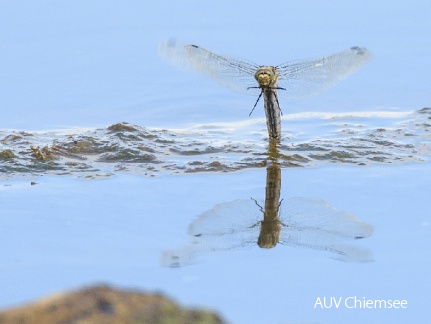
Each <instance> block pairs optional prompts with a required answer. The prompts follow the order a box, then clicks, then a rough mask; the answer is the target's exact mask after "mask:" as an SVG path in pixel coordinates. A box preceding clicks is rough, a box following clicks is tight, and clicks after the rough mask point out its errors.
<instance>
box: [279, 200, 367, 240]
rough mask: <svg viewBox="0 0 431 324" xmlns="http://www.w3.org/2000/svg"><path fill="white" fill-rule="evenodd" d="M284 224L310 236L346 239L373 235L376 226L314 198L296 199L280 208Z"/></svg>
mask: <svg viewBox="0 0 431 324" xmlns="http://www.w3.org/2000/svg"><path fill="white" fill-rule="evenodd" d="M280 218H281V222H282V223H283V224H284V225H285V226H286V227H287V228H291V229H293V228H294V229H297V230H298V231H302V232H307V231H309V232H310V233H318V232H321V233H323V232H324V233H328V234H330V235H332V236H338V237H341V238H344V239H360V238H365V237H369V236H371V234H372V232H373V226H372V225H370V224H367V223H365V222H363V221H362V220H360V219H358V218H357V217H356V216H354V215H353V214H351V213H349V212H346V211H343V210H340V209H337V208H334V207H333V206H331V205H330V204H329V203H328V202H326V201H324V200H321V199H318V198H312V197H292V198H289V199H285V200H283V203H282V204H281V206H280Z"/></svg>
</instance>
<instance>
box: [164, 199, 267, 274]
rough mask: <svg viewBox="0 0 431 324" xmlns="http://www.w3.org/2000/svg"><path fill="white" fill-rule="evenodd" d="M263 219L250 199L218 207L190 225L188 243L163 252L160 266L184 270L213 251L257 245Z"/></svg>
mask: <svg viewBox="0 0 431 324" xmlns="http://www.w3.org/2000/svg"><path fill="white" fill-rule="evenodd" d="M261 206H263V202H262V205H261ZM261 219H262V213H261V212H260V209H259V207H258V206H257V205H256V203H255V202H254V201H253V200H251V199H240V200H235V201H231V202H227V203H222V204H218V205H216V206H215V207H214V208H212V209H210V210H208V211H206V212H204V213H202V214H201V215H199V216H198V217H197V219H196V220H195V221H193V222H192V223H191V224H190V226H189V230H188V233H189V235H190V236H191V238H190V242H189V244H187V245H184V246H182V247H180V248H177V249H171V250H166V251H163V253H162V255H161V258H160V263H161V265H162V266H168V267H181V266H184V265H188V264H191V263H194V262H196V261H195V260H196V258H197V257H198V256H199V255H202V254H205V253H207V252H210V251H221V250H231V249H235V248H241V247H244V246H248V245H250V244H256V242H257V237H258V235H259V225H260V220H261Z"/></svg>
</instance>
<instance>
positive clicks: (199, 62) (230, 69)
mask: <svg viewBox="0 0 431 324" xmlns="http://www.w3.org/2000/svg"><path fill="white" fill-rule="evenodd" d="M159 53H160V54H161V55H162V56H163V57H165V58H167V59H168V60H169V61H170V62H171V63H173V64H175V65H177V66H179V67H181V68H186V69H191V70H197V71H201V72H203V73H204V74H206V75H208V76H209V77H211V78H212V79H213V80H215V81H217V82H218V83H220V84H222V85H224V86H225V87H227V88H230V89H232V90H234V91H238V92H241V93H245V94H251V95H256V94H259V93H260V89H254V88H252V89H248V88H250V87H256V86H258V83H257V82H256V80H255V78H254V74H255V72H256V70H257V69H258V68H259V66H258V65H256V64H254V63H251V62H247V61H242V60H237V59H234V58H230V57H227V56H221V55H218V54H215V53H212V52H210V51H208V50H206V49H204V48H202V47H199V46H196V45H180V44H176V43H174V42H167V43H164V44H161V45H160V47H159Z"/></svg>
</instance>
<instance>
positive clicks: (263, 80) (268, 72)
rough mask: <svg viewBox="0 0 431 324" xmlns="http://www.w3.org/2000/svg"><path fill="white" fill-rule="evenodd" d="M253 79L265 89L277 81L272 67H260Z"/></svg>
mask: <svg viewBox="0 0 431 324" xmlns="http://www.w3.org/2000/svg"><path fill="white" fill-rule="evenodd" d="M254 77H255V79H256V81H257V82H258V83H259V85H260V86H261V87H267V86H270V85H274V83H275V82H276V81H277V72H276V71H275V67H273V66H261V67H260V68H259V69H258V70H257V71H256V73H255V74H254Z"/></svg>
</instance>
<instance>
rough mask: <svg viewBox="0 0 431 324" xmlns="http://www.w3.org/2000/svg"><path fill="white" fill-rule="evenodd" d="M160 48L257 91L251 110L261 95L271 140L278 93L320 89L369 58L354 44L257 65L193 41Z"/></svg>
mask: <svg viewBox="0 0 431 324" xmlns="http://www.w3.org/2000/svg"><path fill="white" fill-rule="evenodd" d="M159 52H160V53H161V54H162V55H163V56H165V57H166V58H167V59H169V60H170V61H171V62H172V63H174V64H176V65H178V66H180V67H185V68H190V69H194V70H198V71H201V72H203V73H205V74H207V75H208V76H209V77H211V78H212V79H214V80H215V81H217V82H219V83H221V84H222V85H224V86H226V87H228V88H230V89H232V90H235V91H238V92H242V93H246V94H252V95H257V96H258V98H257V101H256V103H255V105H254V107H253V109H252V111H253V110H254V108H255V107H256V105H257V102H258V101H259V99H260V97H261V96H263V99H264V109H265V115H266V123H267V128H268V135H269V139H270V140H279V139H280V137H281V124H280V123H281V121H280V114H281V109H280V105H279V102H278V94H280V95H281V96H282V97H285V98H288V99H296V98H302V97H308V96H311V95H315V94H318V93H321V92H323V91H325V90H327V89H329V88H331V87H332V86H334V85H336V84H337V83H338V82H339V81H341V80H343V79H345V78H346V77H347V76H348V75H350V74H352V73H353V72H355V71H356V70H357V69H359V68H360V67H361V66H362V65H364V64H365V63H366V62H368V61H369V60H370V58H371V54H370V52H369V51H368V50H367V49H366V48H362V47H357V46H356V47H351V48H349V49H346V50H344V51H341V52H338V53H335V54H332V55H330V56H326V57H320V58H317V59H308V60H302V61H291V62H286V63H283V64H280V65H277V66H264V65H257V64H255V63H252V62H249V61H243V60H238V59H234V58H230V57H227V56H221V55H218V54H215V53H212V52H210V51H208V50H206V49H204V48H202V47H199V46H196V45H185V46H184V45H178V44H176V43H174V42H168V43H166V44H162V45H161V46H160V49H159ZM277 90H281V92H277ZM250 114H251V112H250Z"/></svg>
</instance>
